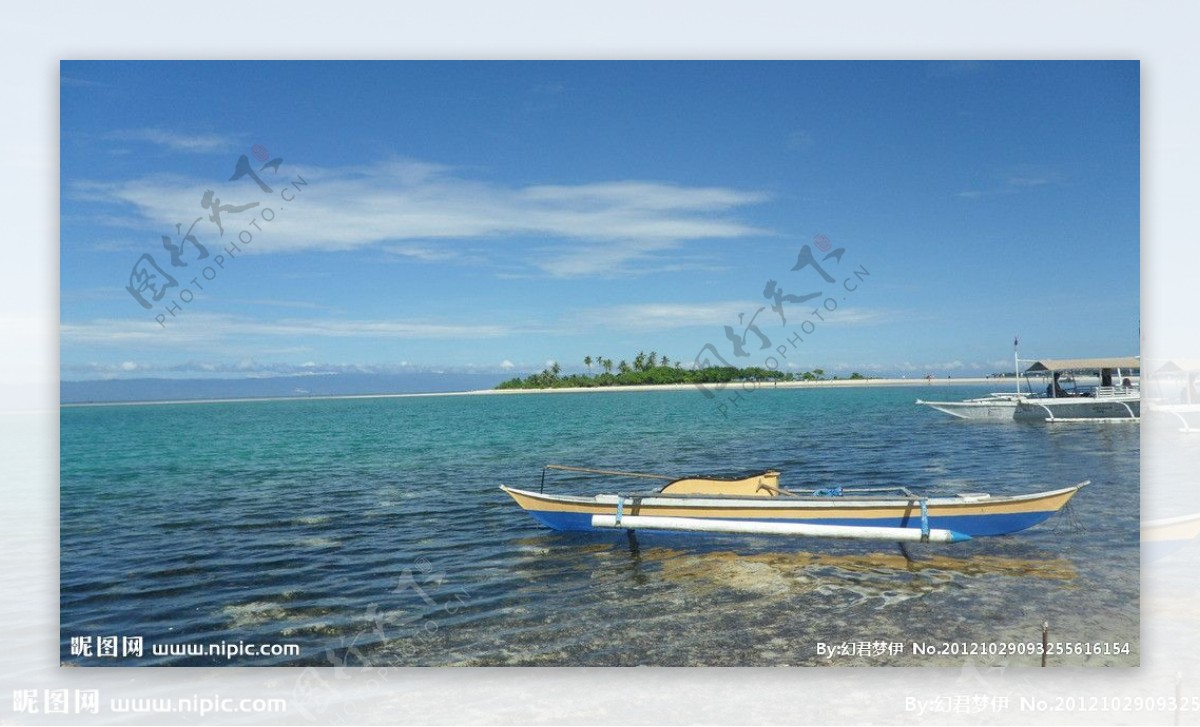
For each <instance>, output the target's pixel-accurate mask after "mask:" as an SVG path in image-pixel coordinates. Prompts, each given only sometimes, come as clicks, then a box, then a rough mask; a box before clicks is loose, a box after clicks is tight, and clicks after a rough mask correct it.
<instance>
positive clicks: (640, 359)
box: [633, 351, 646, 371]
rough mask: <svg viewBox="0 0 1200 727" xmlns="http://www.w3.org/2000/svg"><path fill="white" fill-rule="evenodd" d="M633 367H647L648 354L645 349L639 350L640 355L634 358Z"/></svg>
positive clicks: (639, 369) (638, 368)
mask: <svg viewBox="0 0 1200 727" xmlns="http://www.w3.org/2000/svg"><path fill="white" fill-rule="evenodd" d="M633 368H634V369H636V370H638V371H642V370H644V369H645V368H646V354H645V352H644V351H638V355H637V356H636V357H635V358H634V359H633Z"/></svg>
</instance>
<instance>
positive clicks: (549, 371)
mask: <svg viewBox="0 0 1200 727" xmlns="http://www.w3.org/2000/svg"><path fill="white" fill-rule="evenodd" d="M583 365H584V366H586V367H587V369H588V373H586V374H583V373H579V374H567V375H563V372H562V367H561V366H559V365H558V362H557V361H556V362H554V363H552V364H551V365H550V366H547V367H546V368H545V369H543V370H542V371H539V372H538V373H535V374H529V375H528V376H526V377H524V378H521V377H519V376H518V377H516V378H513V379H509V380H508V381H505V382H503V383H501V384H499V385H498V386H496V388H497V389H564V388H574V387H580V388H590V387H598V386H639V385H648V384H650V385H653V384H727V383H729V382H732V381H823V380H825V370H824V369H813V370H812V371H804V372H799V373H793V372H785V371H779V370H775V369H767V368H762V367H761V366H748V367H745V368H738V367H736V366H709V367H706V368H684V366H683V361H682V360H680V361H672V360H671V359H670V358H668V357H667V356H659V355H658V353H657V352H655V351H651V352H650V354H649V355H647V354H646V353H645V352H643V351H639V352H638V355H637V356H635V357H634V359H633V364H632V365H631V364H630V363H629V362H628V361H626V360H624V359H622V360H621V361H620V362H619V363H617V364H616V365H615V366H614V365H613V360H612V359H611V358H604V357H603V356H584V357H583ZM593 366H595V367H596V368H597V369H598V370H597V371H595V373H593V369H592V367H593ZM614 370H615V373H614ZM833 378H834V379H837V378H838V377H837V376H834V377H833ZM849 378H850V379H851V380H859V379H865V378H867V377H865V376H863V375H862V374H860V373H858V372H857V371H855V372H854V373H852V374H850V376H849Z"/></svg>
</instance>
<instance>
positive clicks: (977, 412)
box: [917, 397, 1017, 422]
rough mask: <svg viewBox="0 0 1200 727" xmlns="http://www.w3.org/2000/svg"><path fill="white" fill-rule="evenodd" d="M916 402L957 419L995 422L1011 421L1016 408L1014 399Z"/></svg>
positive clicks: (989, 398) (918, 400)
mask: <svg viewBox="0 0 1200 727" xmlns="http://www.w3.org/2000/svg"><path fill="white" fill-rule="evenodd" d="M917 403H918V404H921V405H924V406H927V407H929V408H931V409H937V410H938V411H940V412H944V413H946V414H949V415H950V416H953V417H958V418H959V419H971V420H981V421H995V422H1011V421H1012V420H1013V413H1014V412H1015V411H1016V410H1017V402H1016V401H1015V400H1014V399H996V398H991V397H988V398H984V399H967V400H965V401H924V400H921V399H917Z"/></svg>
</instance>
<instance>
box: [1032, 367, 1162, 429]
mask: <svg viewBox="0 0 1200 727" xmlns="http://www.w3.org/2000/svg"><path fill="white" fill-rule="evenodd" d="M1140 368H1141V361H1140V360H1139V359H1138V358H1137V357H1134V356H1126V357H1118V358H1078V359H1054V360H1051V359H1043V360H1041V361H1037V362H1035V363H1034V364H1033V365H1032V366H1030V367H1029V368H1028V369H1026V370H1025V374H1026V376H1028V375H1029V374H1034V373H1042V374H1046V375H1048V376H1050V377H1051V381H1050V383H1049V384H1047V385H1046V394H1045V396H1038V397H1033V396H1024V397H1021V398H1019V399H1018V400H1017V406H1016V409H1015V410H1014V412H1013V419H1016V420H1018V421H1021V420H1024V421H1045V422H1079V421H1089V422H1123V421H1124V422H1137V421H1139V420H1140V419H1141V400H1142V397H1141V390H1140V389H1139V388H1138V386H1136V385H1135V384H1134V383H1133V376H1134V373H1133V372H1134V371H1136V370H1140ZM1064 374H1076V375H1075V376H1068V377H1064ZM1082 374H1088V375H1095V374H1098V375H1099V384H1098V385H1097V386H1093V387H1079V386H1078V384H1077V382H1078V378H1079V375H1082ZM1068 380H1069V381H1070V382H1071V388H1070V389H1064V388H1063V386H1062V383H1063V382H1064V381H1068Z"/></svg>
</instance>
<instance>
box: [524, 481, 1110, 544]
mask: <svg viewBox="0 0 1200 727" xmlns="http://www.w3.org/2000/svg"><path fill="white" fill-rule="evenodd" d="M547 469H560V470H569V471H580V472H590V473H594V474H608V475H629V474H635V476H642V477H652V478H662V479H669V480H671V481H670V482H669V483H668V484H666V485H665V486H663V487H662V488H660V489H658V490H656V491H652V492H645V493H639V494H604V495H593V496H590V497H589V496H578V495H548V494H545V493H544V492H531V491H527V490H518V489H514V488H510V487H507V486H503V485H502V486H501V489H502V490H504V491H505V492H507V493H508V494H509V495H510V496H511V497H512V498H513V499H514V500H516V502H517V504H518V505H520V506H521V508H522V509H524V510H525V511H526V512H528V513H529V514H530V515H532V516H533V517H534V518H535V519H536V520H537V521H538V522H540V523H542V524H543V525H546V526H547V527H550V528H553V529H555V530H575V531H595V530H605V529H621V530H670V531H692V532H736V533H750V534H772V535H793V536H801V537H831V538H858V539H874V540H893V541H906V540H912V541H917V540H919V541H931V540H932V541H936V542H956V541H958V540H966V539H969V538H970V537H977V536H982V535H1007V534H1009V533H1015V532H1018V531H1020V530H1025V529H1026V528H1029V527H1032V526H1034V525H1037V524H1038V523H1040V522H1042V521H1044V520H1046V519H1047V518H1049V517H1050V516H1051V515H1053V514H1054V513H1056V512H1058V511H1059V510H1060V509H1062V507H1063V506H1064V505H1066V504H1067V502H1068V501H1069V500H1070V499H1071V498H1072V497H1073V496H1074V495H1075V493H1076V492H1078V491H1079V490H1080V489H1081V488H1082V487H1084V486H1085V485H1087V484H1088V483H1087V482H1081V483H1080V484H1077V485H1074V486H1072V487H1065V488H1062V489H1058V490H1051V491H1048V492H1037V493H1033V494H1028V495H1012V496H993V495H989V494H985V493H963V494H958V495H950V496H927V495H920V494H917V493H914V492H912V491H910V490H908V489H907V488H903V487H900V488H868V489H857V490H856V489H851V488H841V487H835V488H828V489H824V490H809V491H792V490H787V489H784V488H782V487H780V486H779V473H778V472H775V471H773V470H772V471H767V472H763V473H760V474H756V475H751V476H749V477H741V478H736V479H723V478H716V477H684V478H680V479H672V478H670V477H667V476H664V475H640V474H636V473H622V472H612V471H606V470H592V469H587V468H576V467H564V466H562V465H547ZM939 531H941V532H939Z"/></svg>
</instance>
